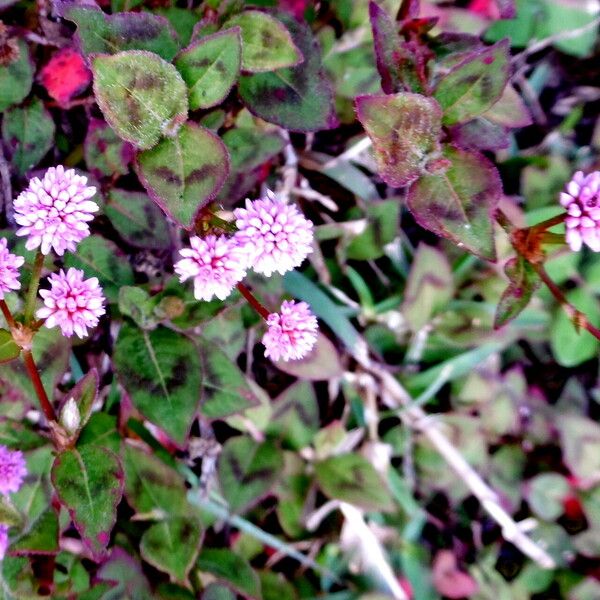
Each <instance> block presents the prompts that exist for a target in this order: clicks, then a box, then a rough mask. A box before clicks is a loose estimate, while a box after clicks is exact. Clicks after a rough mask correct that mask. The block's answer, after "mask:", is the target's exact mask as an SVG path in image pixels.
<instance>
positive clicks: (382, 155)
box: [355, 93, 442, 187]
mask: <svg viewBox="0 0 600 600" xmlns="http://www.w3.org/2000/svg"><path fill="white" fill-rule="evenodd" d="M355 103H356V113H357V116H358V119H359V121H360V122H361V123H362V126H363V127H364V128H365V131H366V132H367V135H368V136H369V137H370V138H371V140H372V141H373V150H374V153H375V161H376V163H377V170H378V172H379V174H380V175H381V177H382V178H383V180H384V181H385V182H386V183H388V184H389V185H391V186H393V187H402V186H405V185H407V184H409V183H411V182H412V181H414V180H415V179H417V178H418V177H419V175H421V174H422V173H424V172H426V171H425V170H426V168H427V163H428V162H429V160H430V159H431V158H432V155H437V154H438V153H439V149H440V145H439V138H440V136H441V132H442V123H441V118H442V113H441V110H440V107H439V106H438V104H437V102H436V101H435V100H434V99H433V98H426V97H425V96H421V95H420V94H411V93H399V94H390V95H371V96H359V97H358V98H356V101H355Z"/></svg>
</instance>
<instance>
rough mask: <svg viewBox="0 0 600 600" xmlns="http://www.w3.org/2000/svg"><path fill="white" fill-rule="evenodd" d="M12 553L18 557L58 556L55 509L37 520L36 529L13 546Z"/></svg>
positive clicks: (49, 510) (51, 509)
mask: <svg viewBox="0 0 600 600" xmlns="http://www.w3.org/2000/svg"><path fill="white" fill-rule="evenodd" d="M10 551H11V554H13V555H16V556H29V555H32V554H33V555H36V554H57V553H58V551H59V547H58V516H57V514H56V511H55V510H54V509H53V508H49V509H48V510H47V511H45V512H44V513H43V514H42V515H41V516H40V517H39V519H37V521H36V523H35V527H33V528H31V530H30V531H29V532H28V533H26V534H25V535H23V536H21V537H20V538H19V539H18V540H17V541H16V542H15V543H14V544H12V545H11V547H10Z"/></svg>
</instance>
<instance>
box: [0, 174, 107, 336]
mask: <svg viewBox="0 0 600 600" xmlns="http://www.w3.org/2000/svg"><path fill="white" fill-rule="evenodd" d="M95 193H96V188H95V187H93V186H88V185H87V178H86V177H83V176H81V175H77V174H76V173H75V171H74V170H72V169H69V170H65V168H64V167H63V166H61V165H59V166H58V167H50V168H49V169H48V170H47V171H46V173H45V174H44V176H43V177H42V178H41V179H39V178H37V177H34V178H33V179H32V180H31V181H30V182H29V186H28V187H27V189H26V190H24V191H23V192H22V193H21V194H20V195H19V196H18V197H17V199H16V200H15V201H14V209H15V220H16V221H17V223H18V224H19V225H21V228H20V229H19V230H18V231H17V235H19V236H27V241H26V242H25V247H26V248H27V249H28V250H34V249H36V248H39V251H40V252H41V253H42V254H44V255H47V254H49V253H50V252H51V250H52V249H54V251H55V252H56V254H58V255H59V256H62V255H63V254H64V253H65V251H67V250H69V251H75V250H76V247H77V244H78V243H79V242H80V241H81V240H82V239H84V238H85V237H87V236H88V235H89V234H90V229H89V225H88V223H89V221H91V220H92V219H93V218H94V215H93V213H94V212H96V211H97V210H98V205H97V204H96V203H95V202H93V201H92V200H91V198H92V197H93V196H94V195H95ZM24 262H25V259H24V258H23V257H22V256H16V255H14V254H11V253H10V252H9V251H8V249H7V243H6V240H5V239H0V300H3V299H4V294H5V293H7V292H9V291H11V290H18V289H19V288H20V287H21V284H20V283H19V268H20V267H21V266H22V265H23V263H24ZM83 275H84V274H83V271H79V270H77V269H73V268H71V269H69V270H68V271H67V272H66V273H65V272H64V271H62V270H61V271H60V273H58V274H52V275H50V277H49V278H48V281H49V283H50V289H49V290H41V291H40V295H41V296H42V298H43V299H44V305H45V306H44V307H43V308H40V309H39V310H38V311H37V313H36V314H37V317H38V318H40V319H45V323H44V324H45V326H46V327H49V328H52V327H59V328H60V329H61V331H62V333H63V335H64V336H66V337H71V336H72V335H73V334H76V335H78V336H79V337H85V336H86V335H87V333H88V328H90V327H95V326H96V325H97V324H98V319H99V317H101V316H102V315H103V314H104V312H105V310H104V296H103V295H102V289H101V288H100V285H99V283H98V280H97V279H96V278H95V277H92V278H91V279H87V280H84V278H83Z"/></svg>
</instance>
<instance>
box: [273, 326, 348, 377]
mask: <svg viewBox="0 0 600 600" xmlns="http://www.w3.org/2000/svg"><path fill="white" fill-rule="evenodd" d="M273 364H274V365H275V366H276V367H277V368H278V369H279V370H280V371H283V372H284V373H288V374H289V375H293V376H294V377H297V378H298V379H306V380H308V381H324V380H325V379H331V378H334V377H338V376H339V374H340V373H341V372H342V371H343V370H344V367H343V366H342V362H341V360H340V355H339V352H338V351H337V348H336V347H335V346H334V345H333V343H332V342H331V341H330V340H329V338H327V337H326V336H325V334H324V333H323V332H321V331H320V332H319V333H318V335H317V342H316V344H315V345H314V347H313V349H312V350H311V351H310V352H309V353H308V354H307V355H306V356H305V357H304V358H301V359H300V360H288V361H287V362H286V361H284V360H274V361H273Z"/></svg>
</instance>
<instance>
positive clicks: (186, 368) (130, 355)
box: [114, 323, 201, 444]
mask: <svg viewBox="0 0 600 600" xmlns="http://www.w3.org/2000/svg"><path fill="white" fill-rule="evenodd" d="M114 365H115V370H116V372H117V375H118V377H119V379H120V380H121V383H122V384H123V387H124V388H125V389H126V390H127V393H128V394H129V395H130V396H131V400H132V402H133V404H134V406H135V407H136V408H137V409H138V410H139V411H140V412H141V413H142V414H143V415H144V416H145V417H146V418H147V419H149V420H150V421H152V423H154V424H155V425H157V426H158V427H160V428H161V429H162V430H163V431H165V433H167V435H169V436H170V437H172V438H173V440H174V441H175V442H177V443H178V444H183V443H184V442H185V440H186V438H187V436H188V433H189V430H190V427H191V425H192V421H193V420H194V417H195V416H196V413H197V411H198V402H199V399H200V398H199V396H200V383H201V377H200V358H199V356H198V350H197V348H196V346H195V345H194V344H193V343H192V341H191V340H190V339H189V338H187V337H186V336H184V335H182V334H180V333H177V332H175V331H172V330H170V329H167V328H166V327H158V328H157V329H155V330H154V331H143V330H141V329H138V328H137V327H135V326H133V325H130V324H129V323H125V324H124V325H123V327H122V328H121V331H120V332H119V337H118V338H117V342H116V345H115V352H114Z"/></svg>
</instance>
